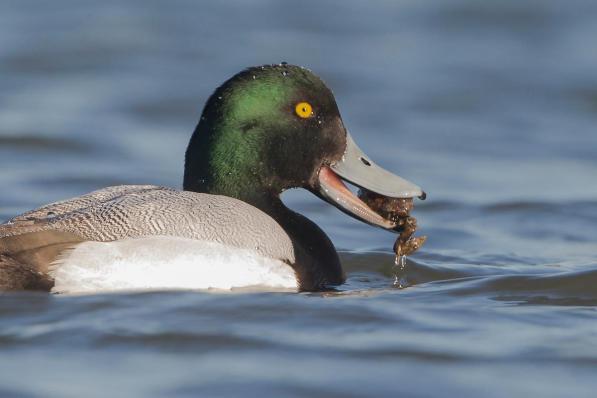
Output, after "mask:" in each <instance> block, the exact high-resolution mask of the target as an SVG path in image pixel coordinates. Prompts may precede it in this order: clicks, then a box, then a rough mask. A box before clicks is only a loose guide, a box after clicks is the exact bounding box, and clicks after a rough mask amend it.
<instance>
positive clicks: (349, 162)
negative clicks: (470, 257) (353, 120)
mask: <svg viewBox="0 0 597 398" xmlns="http://www.w3.org/2000/svg"><path fill="white" fill-rule="evenodd" d="M318 177H319V179H318V180H319V194H320V195H321V196H322V197H323V198H324V199H325V200H326V201H328V202H329V203H331V204H333V205H334V206H336V207H338V208H339V209H340V210H342V211H343V212H345V213H347V214H348V215H350V216H352V217H355V218H356V219H358V220H361V221H364V222H366V223H368V224H371V225H375V226H378V227H381V228H384V229H393V228H394V227H395V226H396V223H395V222H394V221H391V220H387V219H385V218H383V217H382V216H380V215H379V214H377V213H376V212H375V211H373V210H372V209H371V208H369V206H367V205H366V204H365V202H363V201H362V200H361V199H359V198H358V197H357V196H356V195H355V194H353V193H352V192H351V191H350V190H349V189H348V188H347V187H346V185H344V183H343V182H342V179H343V180H346V181H347V182H349V183H351V184H354V185H356V186H358V187H361V188H364V189H366V190H369V191H373V192H375V193H378V194H380V195H383V196H388V197H391V198H415V197H418V198H420V199H422V200H424V199H425V196H426V195H425V192H423V190H422V189H421V188H420V187H418V186H417V185H415V184H413V183H412V182H410V181H407V180H405V179H404V178H402V177H399V176H397V175H395V174H393V173H390V172H389V171H387V170H385V169H383V168H381V167H379V166H378V165H376V164H375V163H373V162H372V161H371V159H369V157H368V156H366V155H365V154H364V153H363V151H362V150H361V149H360V148H359V147H358V146H357V144H355V142H354V140H353V139H352V137H351V136H350V134H348V133H347V134H346V151H345V152H344V156H343V157H342V159H341V160H339V161H338V162H336V163H333V164H331V165H330V166H323V167H322V168H321V169H320V170H319V176H318Z"/></svg>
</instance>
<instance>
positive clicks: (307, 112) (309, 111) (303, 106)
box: [294, 102, 313, 119]
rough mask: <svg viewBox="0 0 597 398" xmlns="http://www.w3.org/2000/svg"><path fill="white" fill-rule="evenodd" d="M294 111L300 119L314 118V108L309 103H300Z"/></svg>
mask: <svg viewBox="0 0 597 398" xmlns="http://www.w3.org/2000/svg"><path fill="white" fill-rule="evenodd" d="M294 111H295V112H296V114H297V116H298V117H301V118H303V119H307V118H309V117H311V116H313V107H312V106H311V104H310V103H308V102H299V103H298V104H296V106H295V108H294Z"/></svg>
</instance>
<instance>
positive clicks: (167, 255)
mask: <svg viewBox="0 0 597 398" xmlns="http://www.w3.org/2000/svg"><path fill="white" fill-rule="evenodd" d="M340 178H343V179H345V180H347V181H350V182H353V183H354V184H356V185H358V186H360V187H362V188H364V189H368V187H370V189H372V190H373V191H375V192H378V193H380V194H383V195H390V196H394V197H398V198H401V197H402V198H411V197H413V196H424V193H423V192H422V191H421V189H420V188H419V187H417V186H416V185H414V184H412V183H410V182H408V181H406V180H404V179H402V178H400V177H398V176H395V175H393V174H391V173H389V172H387V171H385V170H383V169H381V168H379V167H378V166H376V165H375V164H374V163H373V162H371V161H370V160H367V159H366V158H365V155H364V154H363V153H362V151H360V149H359V148H358V147H357V146H356V144H355V143H354V141H353V140H352V138H351V137H350V135H349V134H348V132H347V131H346V129H345V127H344V125H343V122H342V119H341V117H340V114H339V111H338V108H337V105H336V102H335V99H334V97H333V94H332V93H331V91H330V90H329V89H328V88H327V86H325V84H324V83H323V82H322V81H321V79H319V78H318V77H317V76H315V75H314V74H312V73H311V72H310V71H308V70H306V69H304V68H300V67H297V66H292V65H286V64H280V65H270V66H262V67H255V68H250V69H247V70H245V71H243V72H241V73H239V74H237V75H235V76H234V77H232V78H231V79H229V80H228V81H227V82H225V83H224V84H223V85H222V86H220V87H219V88H218V89H217V90H216V91H215V92H214V94H212V96H211V97H210V99H209V100H208V102H207V104H206V105H205V108H204V110H203V113H202V116H201V119H200V121H199V124H198V125H197V127H196V129H195V131H194V133H193V135H192V137H191V140H190V143H189V146H188V148H187V151H186V159H185V176H184V191H179V190H174V189H170V188H164V187H157V186H151V185H139V186H136V185H132V186H119V187H109V188H105V189H102V190H99V191H95V192H92V193H90V194H87V195H84V196H81V197H77V198H73V199H70V200H66V201H62V202H57V203H54V204H50V205H47V206H44V207H41V208H39V209H37V210H33V211H30V212H27V213H25V214H23V215H21V216H17V217H15V218H13V219H12V220H10V221H9V222H8V223H6V224H4V225H0V290H20V289H38V290H47V291H55V292H91V291H106V290H119V289H152V288H168V289H171V288H201V289H204V288H219V289H230V288H234V287H253V286H266V287H268V288H275V289H279V288H282V289H294V290H319V289H323V288H325V287H327V286H332V285H338V284H341V283H343V281H344V273H343V271H342V267H341V265H340V261H339V258H338V254H337V253H336V250H335V249H334V246H333V244H332V242H331V241H330V239H329V238H328V237H327V236H326V234H325V233H324V232H323V231H322V230H321V229H320V228H319V227H318V226H317V225H316V224H314V223H313V222H311V221H310V220H308V219H307V218H306V217H304V216H302V215H300V214H297V213H295V212H293V211H291V210H289V209H288V208H287V207H286V206H285V205H284V204H283V203H282V201H281V200H280V194H281V193H282V192H283V191H284V190H286V189H289V188H296V187H300V188H305V189H308V190H310V191H311V192H313V193H314V194H316V195H318V196H319V197H321V198H322V199H324V200H326V201H328V202H330V203H331V204H333V205H334V206H336V207H338V208H339V209H341V210H342V211H344V212H346V213H347V214H350V215H351V216H353V217H356V218H358V219H360V220H362V221H364V222H366V223H369V224H372V225H376V226H379V227H382V228H385V229H388V230H392V229H393V228H394V227H395V226H396V222H395V221H393V220H387V219H385V218H384V217H382V216H381V215H379V214H378V213H377V212H376V211H374V210H372V209H371V208H369V207H368V206H367V205H366V204H365V203H364V202H363V201H361V200H360V199H358V198H357V197H356V196H355V195H353V194H352V193H351V192H350V191H349V190H348V189H347V188H346V187H345V186H344V184H343V183H342V182H341V180H340Z"/></svg>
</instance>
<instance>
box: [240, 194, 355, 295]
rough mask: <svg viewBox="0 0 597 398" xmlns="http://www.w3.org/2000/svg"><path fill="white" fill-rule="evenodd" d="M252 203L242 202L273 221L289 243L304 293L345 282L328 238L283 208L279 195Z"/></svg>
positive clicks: (303, 218)
mask: <svg viewBox="0 0 597 398" xmlns="http://www.w3.org/2000/svg"><path fill="white" fill-rule="evenodd" d="M252 199H253V200H252V201H247V200H245V201H247V202H248V203H250V204H251V205H253V206H255V207H257V208H258V209H260V210H261V211H263V212H264V213H267V214H268V215H269V216H271V217H272V218H273V219H274V220H276V222H277V223H278V224H280V226H281V227H282V228H283V229H284V230H285V231H286V232H287V233H288V236H289V237H290V239H291V240H292V243H293V247H294V255H295V264H293V267H294V268H295V270H296V273H297V275H298V276H299V279H300V284H301V288H302V289H303V290H319V289H321V288H322V287H324V286H326V285H338V284H341V283H343V282H344V279H345V277H344V272H343V271H342V266H341V265H340V259H339V258H338V253H337V252H336V249H335V248H334V245H333V243H332V241H331V240H330V238H328V236H327V235H326V234H325V232H323V230H322V229H321V228H319V226H317V224H315V223H314V222H313V221H311V220H309V219H308V218H307V217H305V216H303V215H302V214H299V213H297V212H294V211H292V210H290V209H289V208H288V207H286V205H284V203H283V202H282V200H281V199H280V196H279V195H275V194H271V195H267V196H263V197H261V198H259V199H255V198H252ZM243 200H244V199H243Z"/></svg>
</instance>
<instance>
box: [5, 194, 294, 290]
mask: <svg viewBox="0 0 597 398" xmlns="http://www.w3.org/2000/svg"><path fill="white" fill-rule="evenodd" d="M153 236H169V237H176V238H181V239H192V240H197V241H203V242H214V243H220V244H223V245H225V246H229V247H234V248H238V249H246V250H250V251H253V252H256V253H257V254H258V255H260V256H262V257H265V258H269V259H274V260H280V261H283V262H285V263H288V264H292V263H294V260H295V259H294V249H293V244H292V241H291V239H290V237H289V236H288V235H287V234H286V232H285V231H284V229H283V228H282V227H281V226H280V225H279V224H278V223H277V222H276V221H275V220H274V219H273V218H271V217H270V216H269V215H267V214H266V213H264V212H262V211H260V210H259V209H257V208H255V207H253V206H251V205H249V204H247V203H245V202H242V201H240V200H238V199H234V198H231V197H226V196H219V195H210V194H203V193H195V192H188V191H178V190H174V189H170V188H164V187H159V186H147V185H142V186H141V185H140V186H130V185H129V186H118V187H109V188H105V189H101V190H98V191H95V192H92V193H90V194H87V195H84V196H80V197H78V198H74V199H70V200H66V201H61V202H56V203H53V204H50V205H47V206H44V207H41V208H39V209H36V210H33V211H30V212H27V213H24V214H23V215H20V216H17V217H15V218H13V219H11V220H10V221H9V222H8V223H7V224H4V225H1V226H0V255H1V256H2V257H0V283H2V279H8V276H7V275H3V273H4V274H6V273H7V272H13V271H12V270H13V269H16V270H17V271H18V269H19V267H18V266H17V265H16V264H20V265H21V267H20V269H22V270H23V272H24V273H36V272H38V273H39V275H44V276H45V275H46V274H47V271H48V268H49V266H50V265H51V264H52V263H53V262H55V261H56V259H57V258H58V257H59V256H60V255H61V254H63V253H64V252H65V250H67V249H71V248H74V247H76V246H77V245H79V244H80V243H82V242H87V241H94V242H112V241H121V240H126V239H131V238H142V237H153ZM198 266H199V265H198ZM11 278H12V280H15V278H14V276H12V277H11ZM32 278H33V276H31V275H24V276H23V278H22V279H26V280H30V279H32ZM41 286H44V283H42V284H41ZM8 288H10V286H8ZM16 288H20V287H19V286H17V287H16ZM5 290H6V287H5Z"/></svg>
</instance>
